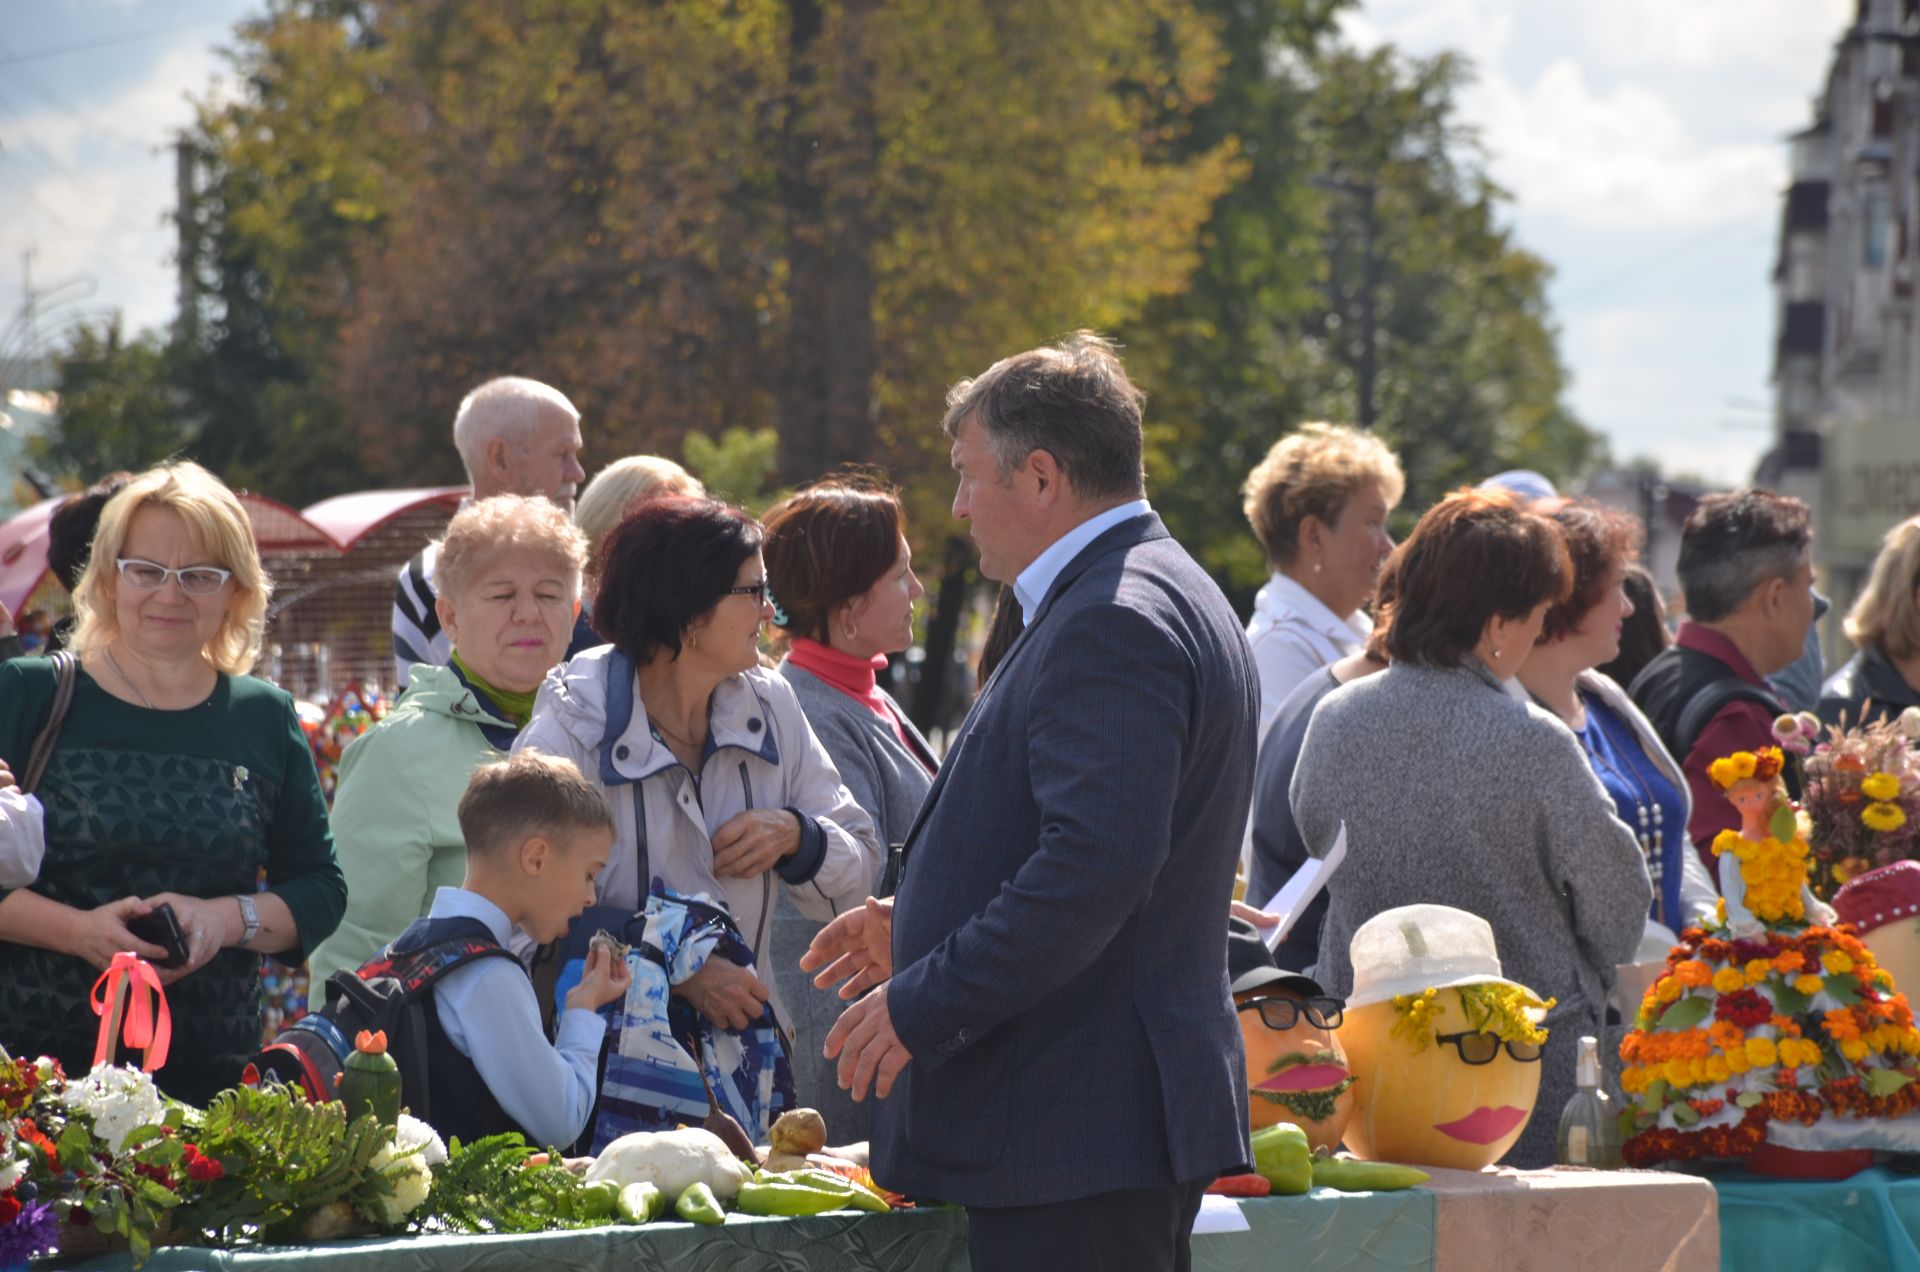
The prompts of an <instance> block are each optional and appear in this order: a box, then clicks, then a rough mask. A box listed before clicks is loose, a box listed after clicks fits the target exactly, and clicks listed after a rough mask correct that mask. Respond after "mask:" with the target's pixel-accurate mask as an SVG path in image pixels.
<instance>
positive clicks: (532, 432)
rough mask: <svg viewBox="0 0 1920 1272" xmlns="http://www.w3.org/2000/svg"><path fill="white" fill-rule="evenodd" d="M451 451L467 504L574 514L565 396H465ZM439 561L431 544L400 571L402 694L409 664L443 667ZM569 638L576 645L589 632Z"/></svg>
mask: <svg viewBox="0 0 1920 1272" xmlns="http://www.w3.org/2000/svg"><path fill="white" fill-rule="evenodd" d="M453 445H454V448H455V449H456V450H458V451H459V452H460V462H461V463H462V464H464V465H466V469H467V481H468V484H469V486H470V487H471V491H470V493H469V495H468V499H469V500H473V499H485V498H487V497H489V496H491V495H541V496H544V497H545V498H547V499H550V500H552V501H553V502H554V503H556V504H558V505H559V506H560V507H561V508H563V509H565V510H566V511H567V512H569V513H571V512H572V511H573V496H574V493H575V491H576V490H577V489H578V488H579V484H580V482H581V481H582V480H583V479H585V477H586V475H587V474H586V470H585V469H583V468H581V467H580V412H579V411H577V410H575V409H574V406H573V403H571V402H569V401H567V395H566V394H564V393H562V392H560V390H558V389H556V388H553V387H551V386H550V385H545V384H542V383H540V382H539V381H538V380H527V379H523V378H521V377H519V376H511V375H509V376H500V377H498V378H497V379H492V380H488V381H487V382H486V383H485V384H483V385H481V386H480V387H479V388H477V389H475V390H474V391H473V392H471V393H469V394H467V396H466V398H465V399H464V400H463V401H462V402H461V403H460V409H459V410H458V411H457V412H455V414H454V417H453ZM463 506H464V504H463ZM438 556H439V553H438V551H437V546H436V545H434V544H431V543H430V544H428V545H427V546H426V547H425V548H424V549H422V550H421V551H420V552H419V553H418V554H417V555H416V556H415V557H414V558H413V559H412V560H411V561H408V562H407V564H406V568H405V569H403V570H401V571H400V578H399V582H398V583H397V584H396V586H395V588H394V594H393V669H394V676H395V684H396V685H397V687H398V688H401V689H404V688H406V687H407V670H408V668H410V667H411V666H413V664H415V663H431V664H434V665H440V664H444V663H445V662H446V661H447V655H448V651H449V645H448V641H447V637H446V634H445V633H444V632H442V631H441V630H440V616H439V615H438V614H437V613H436V612H435V610H434V600H435V591H434V584H433V575H434V567H435V565H436V564H437V560H438ZM574 635H575V639H574V644H575V645H576V646H577V645H579V644H581V641H582V637H583V636H585V637H588V638H590V637H591V630H590V629H589V630H588V631H587V632H585V633H582V632H580V631H576V632H575V634H574ZM588 643H593V642H592V641H591V640H590V639H589V640H588ZM573 652H575V651H574V650H571V649H570V650H569V651H568V653H569V655H571V654H572V653H573Z"/></svg>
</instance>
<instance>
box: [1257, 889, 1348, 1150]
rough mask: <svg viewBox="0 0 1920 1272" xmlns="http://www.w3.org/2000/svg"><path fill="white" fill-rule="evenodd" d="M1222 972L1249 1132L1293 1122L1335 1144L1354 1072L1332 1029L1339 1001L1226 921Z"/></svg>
mask: <svg viewBox="0 0 1920 1272" xmlns="http://www.w3.org/2000/svg"><path fill="white" fill-rule="evenodd" d="M1229 923H1230V925H1231V926H1230V927H1229V929H1228V932H1227V975H1228V976H1230V977H1231V978H1232V980H1233V985H1232V988H1233V1002H1234V1006H1235V1008H1236V1009H1237V1010H1238V1012H1239V1015H1240V1036H1241V1037H1242V1038H1243V1039H1244V1040H1245V1041H1246V1048H1247V1085H1248V1087H1249V1088H1250V1089H1249V1091H1248V1093H1247V1100H1248V1105H1249V1114H1250V1118H1249V1121H1250V1124H1251V1125H1252V1127H1253V1129H1254V1130H1256V1131H1257V1130H1261V1129H1262V1128H1264V1127H1268V1126H1273V1125H1276V1124H1278V1123H1280V1122H1291V1123H1292V1124H1293V1125H1295V1126H1298V1127H1299V1128H1300V1129H1301V1130H1303V1131H1305V1132H1306V1133H1307V1141H1308V1143H1310V1144H1311V1145H1312V1146H1313V1147H1314V1148H1316V1149H1318V1148H1326V1149H1327V1150H1328V1151H1331V1150H1333V1149H1334V1148H1337V1147H1338V1146H1339V1144H1340V1137H1341V1135H1342V1134H1343V1133H1344V1132H1345V1130H1346V1127H1347V1119H1348V1118H1350V1117H1351V1116H1352V1115H1353V1074H1352V1073H1350V1072H1349V1071H1348V1069H1347V1056H1346V1052H1344V1051H1342V1050H1341V1049H1340V1043H1339V1040H1338V1039H1336V1038H1335V1037H1334V1035H1333V1031H1334V1030H1335V1029H1338V1028H1339V1027H1340V1011H1341V1003H1340V1000H1339V999H1337V998H1331V997H1329V996H1328V995H1327V992H1326V991H1325V990H1323V989H1322V988H1320V983H1319V982H1318V981H1316V980H1314V979H1313V978H1312V977H1310V976H1302V975H1300V974H1299V973H1297V972H1289V971H1285V970H1284V969H1282V968H1280V967H1279V966H1277V965H1276V964H1275V963H1274V961H1273V954H1272V952H1271V951H1270V950H1268V949H1267V944H1266V942H1265V941H1263V940H1262V939H1261V938H1260V933H1259V931H1258V929H1256V928H1255V927H1254V926H1253V925H1252V924H1251V923H1248V922H1246V921H1245V920H1244V919H1231V920H1229Z"/></svg>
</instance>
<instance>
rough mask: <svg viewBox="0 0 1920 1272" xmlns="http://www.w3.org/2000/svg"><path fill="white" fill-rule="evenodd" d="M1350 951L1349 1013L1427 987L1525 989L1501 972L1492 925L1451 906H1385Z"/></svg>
mask: <svg viewBox="0 0 1920 1272" xmlns="http://www.w3.org/2000/svg"><path fill="white" fill-rule="evenodd" d="M1347 949H1348V957H1349V960H1350V961H1351V963H1352V964H1353V990H1352V992H1351V993H1349V994H1348V995H1347V1009H1348V1010H1349V1011H1351V1010H1353V1009H1354V1008H1356V1007H1365V1006H1367V1005H1368V1004H1369V1003H1383V1002H1386V1001H1387V1000H1388V999H1390V998H1393V997H1394V996H1396V995H1398V994H1418V993H1421V992H1422V991H1424V990H1429V989H1456V988H1458V987H1459V986H1461V985H1514V986H1515V988H1517V989H1525V988H1526V987H1525V986H1523V985H1515V983H1514V982H1513V981H1510V980H1508V979H1507V978H1506V977H1505V976H1503V975H1501V974H1500V951H1499V949H1498V948H1497V947H1496V946H1495V945H1494V943H1493V928H1492V926H1491V925H1489V924H1488V923H1487V921H1486V920H1485V919H1483V918H1481V917H1480V916H1479V915H1477V914H1468V913H1467V912H1466V911H1465V910H1456V909H1454V908H1453V907H1452V906H1446V905H1403V906H1400V907H1399V908H1398V909H1394V910H1383V911H1381V912H1380V913H1379V914H1376V915H1374V916H1373V917H1372V918H1370V919H1368V920H1367V921H1366V922H1365V923H1362V924H1361V925H1360V928H1359V930H1358V931H1356V932H1355V933H1354V934H1353V941H1352V943H1351V944H1350V945H1349V946H1348V947H1347ZM1527 992H1528V993H1532V992H1533V991H1531V990H1528V991H1527Z"/></svg>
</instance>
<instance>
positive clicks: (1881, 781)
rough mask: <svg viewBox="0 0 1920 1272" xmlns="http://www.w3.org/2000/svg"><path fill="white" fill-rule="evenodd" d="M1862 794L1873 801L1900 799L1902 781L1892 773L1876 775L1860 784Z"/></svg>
mask: <svg viewBox="0 0 1920 1272" xmlns="http://www.w3.org/2000/svg"><path fill="white" fill-rule="evenodd" d="M1860 793H1861V794H1862V795H1865V796H1866V797H1867V798H1868V799H1873V800H1889V799H1895V798H1898V797H1899V794H1900V779H1899V778H1897V777H1895V776H1894V775H1893V774H1891V773H1875V774H1873V775H1872V776H1870V777H1868V778H1867V779H1866V780H1865V781H1863V782H1861V783H1860Z"/></svg>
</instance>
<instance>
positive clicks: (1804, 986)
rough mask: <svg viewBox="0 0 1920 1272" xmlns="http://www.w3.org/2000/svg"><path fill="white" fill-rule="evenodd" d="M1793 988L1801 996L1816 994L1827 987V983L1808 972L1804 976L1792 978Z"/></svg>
mask: <svg viewBox="0 0 1920 1272" xmlns="http://www.w3.org/2000/svg"><path fill="white" fill-rule="evenodd" d="M1793 987H1794V988H1795V989H1797V990H1799V991H1800V992H1801V993H1803V994H1817V993H1819V992H1820V991H1821V990H1823V989H1825V988H1826V987H1827V983H1826V982H1825V981H1823V980H1821V979H1820V978H1819V977H1818V976H1815V975H1814V974H1813V973H1812V972H1808V973H1807V974H1806V975H1805V976H1796V977H1794V978H1793Z"/></svg>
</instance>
